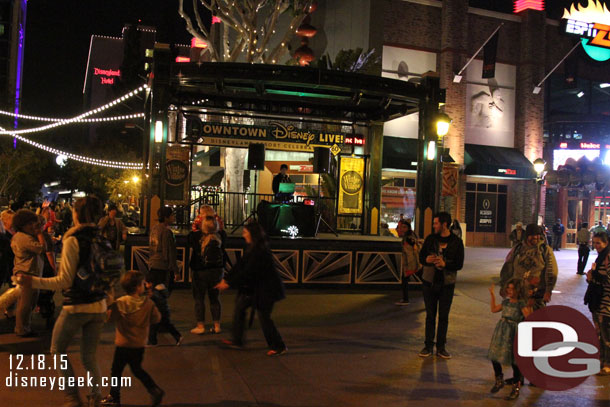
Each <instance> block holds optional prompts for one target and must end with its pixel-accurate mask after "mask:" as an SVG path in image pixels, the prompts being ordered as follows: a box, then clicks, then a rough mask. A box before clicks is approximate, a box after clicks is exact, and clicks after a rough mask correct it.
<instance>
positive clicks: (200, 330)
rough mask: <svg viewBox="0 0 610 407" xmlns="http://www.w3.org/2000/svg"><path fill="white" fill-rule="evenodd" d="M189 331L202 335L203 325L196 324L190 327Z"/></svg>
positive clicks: (203, 331)
mask: <svg viewBox="0 0 610 407" xmlns="http://www.w3.org/2000/svg"><path fill="white" fill-rule="evenodd" d="M191 333H192V334H195V335H203V334H204V333H205V327H203V326H196V327H195V328H193V329H191Z"/></svg>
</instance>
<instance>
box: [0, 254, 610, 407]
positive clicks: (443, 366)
mask: <svg viewBox="0 0 610 407" xmlns="http://www.w3.org/2000/svg"><path fill="white" fill-rule="evenodd" d="M506 253H507V250H506V249H487V248H485V249H483V248H469V249H467V251H466V265H465V267H464V270H463V271H461V272H460V273H459V277H458V283H457V288H456V296H455V299H454V302H453V308H452V312H451V316H450V325H449V335H448V337H449V342H448V350H449V351H450V352H451V353H452V354H453V359H451V360H441V359H438V358H436V357H430V358H427V359H421V358H419V357H418V356H417V353H418V351H419V350H420V349H421V348H422V346H423V343H422V342H423V324H424V318H425V312H424V306H423V300H422V297H421V292H420V291H414V292H412V295H411V299H412V302H411V304H410V305H409V306H407V307H397V306H395V305H393V303H394V301H395V300H397V299H398V298H399V292H398V291H399V289H398V287H397V290H396V292H392V291H378V292H375V291H367V292H354V291H352V292H349V291H342V292H339V291H336V290H313V289H312V290H305V289H299V290H289V291H288V298H287V299H286V300H284V301H282V302H281V303H279V304H278V305H277V307H276V310H275V312H274V319H275V322H276V323H277V325H278V327H279V330H280V332H281V333H282V335H283V337H284V340H285V342H286V343H287V345H288V347H289V352H288V353H287V354H286V355H283V356H281V357H277V358H270V357H267V356H266V355H265V352H266V345H265V342H264V339H263V336H262V332H261V331H260V328H259V327H258V324H257V323H256V322H255V326H254V328H253V329H251V330H250V331H249V332H248V338H249V343H248V346H247V350H242V351H239V350H229V349H223V348H221V347H219V341H220V339H221V338H222V337H224V334H223V335H208V334H206V335H203V336H195V335H192V334H190V333H189V330H190V329H191V328H192V327H193V324H194V321H193V310H192V309H193V304H192V297H191V294H190V291H188V290H179V291H175V292H174V294H173V295H172V298H171V299H170V304H171V307H172V310H173V319H174V322H175V324H176V326H177V327H178V329H179V330H180V331H182V332H183V333H184V335H185V340H184V343H183V344H182V346H180V347H176V346H173V345H172V343H171V341H170V337H169V336H168V335H165V334H164V335H162V336H161V337H160V343H161V346H158V347H156V348H149V349H147V350H146V356H145V362H144V367H145V368H146V369H147V370H148V372H149V373H150V374H151V375H152V376H153V378H154V379H155V380H156V381H157V383H158V384H159V385H160V386H161V387H162V388H163V389H165V391H166V393H167V395H166V397H165V399H164V402H163V405H166V406H175V407H187V406H188V407H191V406H193V407H194V406H206V407H211V406H227V407H246V406H267V407H279V406H381V405H391V406H406V405H410V406H440V405H442V406H443V407H449V406H504V405H506V406H509V405H521V406H579V407H588V406H609V405H610V401H609V400H610V377H599V376H593V377H590V378H588V379H587V380H586V382H585V383H583V384H582V385H581V386H579V387H577V388H575V389H572V390H569V391H565V392H550V391H542V390H541V389H539V388H535V387H530V386H525V387H524V388H523V389H522V393H521V397H520V398H519V399H518V400H517V401H515V402H508V401H504V400H503V397H504V396H506V395H507V394H508V392H509V388H508V387H506V388H505V389H503V390H502V391H500V392H499V393H498V394H495V395H491V394H489V393H488V392H489V389H490V387H491V386H492V382H493V371H492V369H491V365H490V363H489V361H488V360H487V359H486V354H487V348H488V345H489V340H490V338H491V334H492V332H493V329H494V326H495V324H496V322H497V320H498V315H497V314H496V315H493V314H491V313H490V312H489V293H488V291H487V289H488V287H489V285H490V283H492V282H494V281H496V280H497V278H496V277H497V276H498V274H499V270H500V267H501V264H502V261H503V259H504V257H505V255H506ZM556 254H557V258H558V262H559V268H560V274H559V282H558V284H557V287H556V291H557V292H556V293H555V294H553V298H552V302H551V303H552V304H564V305H568V306H571V307H574V308H576V309H579V310H580V311H582V312H583V313H585V314H586V315H588V314H589V313H588V310H587V309H586V307H585V306H584V305H583V304H582V297H583V295H584V292H585V288H586V282H585V280H584V277H581V276H577V275H576V274H575V271H576V270H575V269H576V256H577V254H576V251H575V250H562V251H560V252H557V253H556ZM594 257H595V256H594V253H592V256H591V257H590V260H589V261H590V262H592V261H593V260H594ZM233 300H234V295H233V293H231V292H229V293H227V294H224V295H223V296H222V303H223V307H224V308H223V316H222V325H223V329H224V330H225V333H226V331H228V329H229V328H230V320H231V313H232V309H233ZM35 321H36V323H37V325H40V326H42V321H40V318H39V317H38V316H35ZM0 329H4V331H5V332H6V331H7V330H8V329H9V327H8V326H7V323H6V321H2V323H1V324H0ZM49 341H50V339H49V337H48V335H47V336H43V337H42V338H40V339H37V340H28V341H25V342H24V341H23V340H19V339H18V338H17V337H15V335H13V334H11V333H5V334H2V335H0V360H1V362H0V379H2V380H3V382H2V384H0V400H2V401H1V404H2V405H3V406H60V405H61V402H62V395H61V393H60V392H59V391H57V390H55V391H49V390H47V389H22V388H17V389H16V388H7V387H6V386H5V382H4V378H5V377H6V376H7V375H8V374H9V368H8V357H9V353H27V352H35V353H38V352H45V351H48V348H49ZM113 349H114V347H113V328H112V326H107V327H106V328H105V330H104V333H103V336H102V341H101V344H100V348H99V352H98V359H99V363H100V366H101V369H102V374H103V375H109V373H110V365H111V362H112V354H113ZM78 350H79V349H78V346H77V344H76V343H75V344H74V345H73V346H72V347H71V348H70V357H71V358H72V360H76V363H75V365H76V366H77V372H79V373H80V374H84V373H83V369H82V366H81V365H80V361H78V359H79V358H78ZM507 369H508V371H507V372H506V373H507V376H510V373H511V372H510V368H507ZM23 374H27V373H23ZM34 374H35V375H40V373H34ZM44 374H49V375H50V374H51V373H46V372H44ZM126 374H129V370H128V369H126V371H125V373H124V375H126ZM106 391H107V390H106V389H104V394H106ZM122 401H123V405H126V406H142V405H148V396H147V394H146V392H145V390H144V388H143V386H142V385H141V384H140V383H137V382H136V380H135V379H134V382H133V385H132V387H131V388H128V389H124V391H123V394H122Z"/></svg>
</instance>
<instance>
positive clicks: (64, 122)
mask: <svg viewBox="0 0 610 407" xmlns="http://www.w3.org/2000/svg"><path fill="white" fill-rule="evenodd" d="M147 88H148V85H146V84H144V85H142V86H140V87H139V88H137V89H135V90H133V91H131V92H129V93H126V94H125V95H123V96H121V97H120V98H117V99H115V100H113V101H112V102H109V103H106V104H105V105H103V106H100V107H98V108H96V109H93V110H89V111H88V112H85V113H83V114H81V115H79V116H76V117H73V118H70V119H62V120H61V121H58V122H54V123H52V124H47V125H44V126H40V127H34V128H31V129H22V130H12V131H8V130H5V129H4V130H1V131H0V134H10V135H13V136H14V135H17V134H29V133H38V132H41V131H45V130H49V129H52V128H56V127H60V126H65V125H67V124H72V123H78V122H80V121H82V120H83V119H86V118H87V117H89V116H93V115H95V114H98V113H101V112H103V111H105V110H107V109H110V108H112V107H115V106H116V105H118V104H119V103H122V102H124V101H126V100H128V99H131V98H132V97H134V96H136V95H137V94H138V93H140V92H142V91H143V90H145V89H147Z"/></svg>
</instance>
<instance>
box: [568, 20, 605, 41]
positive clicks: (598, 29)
mask: <svg viewBox="0 0 610 407" xmlns="http://www.w3.org/2000/svg"><path fill="white" fill-rule="evenodd" d="M562 23H563V24H565V29H564V30H565V33H566V34H573V35H577V36H579V37H582V38H588V39H589V42H588V44H587V45H593V46H596V47H601V48H610V37H609V33H610V25H606V24H601V23H587V22H584V21H578V20H570V19H567V20H562Z"/></svg>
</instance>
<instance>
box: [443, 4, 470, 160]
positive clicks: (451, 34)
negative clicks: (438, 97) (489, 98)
mask: <svg viewBox="0 0 610 407" xmlns="http://www.w3.org/2000/svg"><path fill="white" fill-rule="evenodd" d="M467 34H468V0H444V1H443V7H442V11H441V52H440V55H439V58H438V60H437V61H438V62H437V68H438V71H439V73H440V86H441V89H446V92H447V94H446V104H445V113H447V114H448V115H449V117H451V119H452V120H453V122H452V123H451V127H450V130H449V134H447V136H445V147H448V148H449V150H450V154H451V157H453V159H454V160H455V161H456V162H457V163H458V164H463V163H464V140H465V135H466V80H465V79H464V80H462V82H461V83H453V75H454V74H455V73H457V72H458V71H459V70H460V69H461V68H462V66H464V64H465V63H466V61H467V60H468V54H467V49H468V46H467V44H468V42H467V39H468V38H467Z"/></svg>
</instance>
